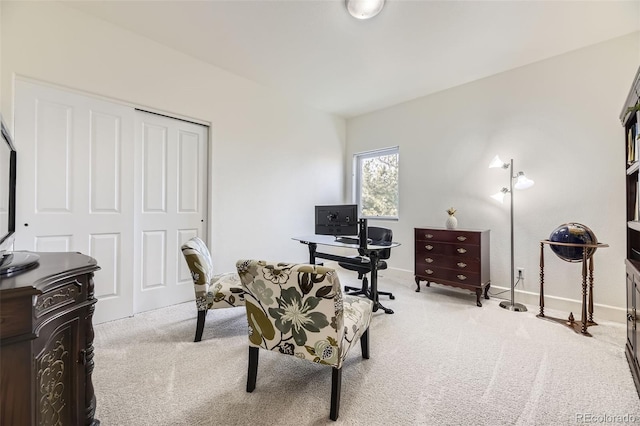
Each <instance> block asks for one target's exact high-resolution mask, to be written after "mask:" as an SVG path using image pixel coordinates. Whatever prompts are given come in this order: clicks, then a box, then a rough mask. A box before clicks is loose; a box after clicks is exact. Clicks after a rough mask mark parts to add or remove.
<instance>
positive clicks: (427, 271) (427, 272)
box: [424, 269, 433, 275]
mask: <svg viewBox="0 0 640 426" xmlns="http://www.w3.org/2000/svg"><path fill="white" fill-rule="evenodd" d="M424 272H426V274H427V275H431V274H433V271H432V270H431V269H425V270H424Z"/></svg>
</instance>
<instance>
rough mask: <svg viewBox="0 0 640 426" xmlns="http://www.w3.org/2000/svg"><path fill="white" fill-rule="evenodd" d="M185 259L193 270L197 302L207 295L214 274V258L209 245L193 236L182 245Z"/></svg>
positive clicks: (192, 275)
mask: <svg viewBox="0 0 640 426" xmlns="http://www.w3.org/2000/svg"><path fill="white" fill-rule="evenodd" d="M181 249H182V254H183V255H184V260H185V261H186V262H187V266H189V271H191V279H192V280H193V285H194V287H195V291H196V302H197V301H198V300H199V299H205V300H206V297H207V290H209V285H210V284H211V277H212V276H213V260H212V259H211V253H210V252H209V249H208V248H207V245H206V244H205V243H204V241H202V240H201V239H200V238H198V237H193V238H191V239H190V240H189V241H187V242H186V243H184V244H183V245H182V247H181Z"/></svg>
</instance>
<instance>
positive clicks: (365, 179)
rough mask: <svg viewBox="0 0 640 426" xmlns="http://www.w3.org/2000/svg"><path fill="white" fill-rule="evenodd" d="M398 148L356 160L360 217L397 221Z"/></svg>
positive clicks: (356, 184)
mask: <svg viewBox="0 0 640 426" xmlns="http://www.w3.org/2000/svg"><path fill="white" fill-rule="evenodd" d="M398 164H399V149H398V147H397V146H396V147H393V148H385V149H379V150H376V151H369V152H361V153H359V154H354V156H353V170H354V191H353V193H354V197H355V203H356V204H358V208H359V209H360V211H359V213H360V217H362V218H369V219H373V218H375V219H398V205H399V203H398V195H399V192H400V191H399V189H398V188H399V186H398Z"/></svg>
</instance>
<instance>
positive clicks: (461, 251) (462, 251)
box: [456, 247, 467, 254]
mask: <svg viewBox="0 0 640 426" xmlns="http://www.w3.org/2000/svg"><path fill="white" fill-rule="evenodd" d="M456 251H457V252H458V253H460V254H465V253H466V252H467V249H465V248H462V247H460V248H458V249H456Z"/></svg>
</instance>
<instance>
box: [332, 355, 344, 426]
mask: <svg viewBox="0 0 640 426" xmlns="http://www.w3.org/2000/svg"><path fill="white" fill-rule="evenodd" d="M332 370H333V371H332V372H331V413H330V414H329V418H330V419H331V420H333V421H335V420H338V412H339V411H340V388H341V387H342V368H335V367H333V368H332Z"/></svg>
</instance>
